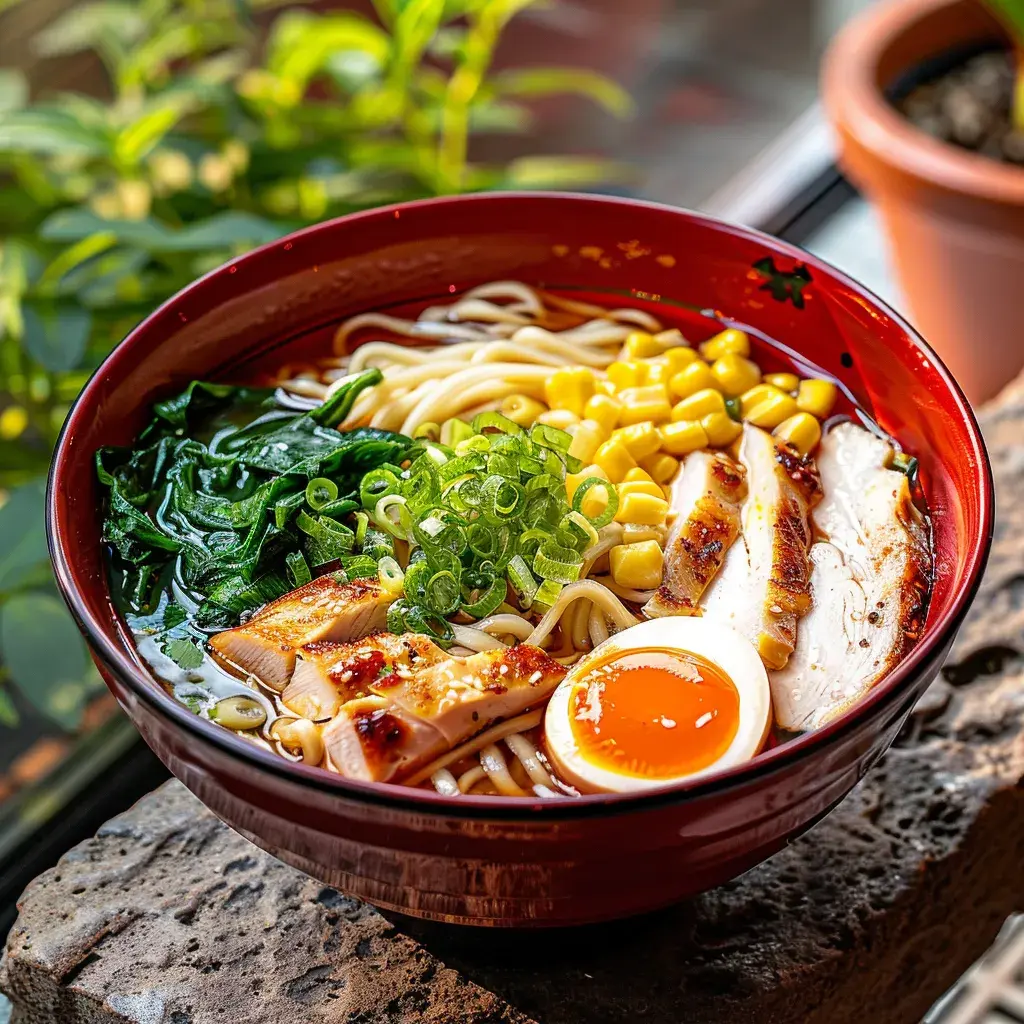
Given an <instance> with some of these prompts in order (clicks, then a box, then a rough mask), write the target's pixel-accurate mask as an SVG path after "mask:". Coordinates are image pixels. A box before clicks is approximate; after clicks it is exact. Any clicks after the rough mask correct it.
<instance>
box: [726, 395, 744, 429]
mask: <svg viewBox="0 0 1024 1024" xmlns="http://www.w3.org/2000/svg"><path fill="white" fill-rule="evenodd" d="M725 411H726V412H727V413H728V414H729V418H730V419H734V420H735V421H736V422H737V423H742V422H743V403H742V402H741V401H740V400H739V399H738V398H727V399H726V400H725Z"/></svg>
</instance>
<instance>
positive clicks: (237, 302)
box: [48, 194, 993, 926]
mask: <svg viewBox="0 0 1024 1024" xmlns="http://www.w3.org/2000/svg"><path fill="white" fill-rule="evenodd" d="M498 278H517V279H520V280H524V281H527V282H530V283H533V284H544V285H546V286H549V287H553V288H556V289H558V288H566V289H570V288H575V289H581V290H582V291H583V292H585V293H586V294H588V295H590V296H602V295H603V296H605V297H612V298H613V299H614V301H617V302H620V303H629V302H642V303H644V304H645V305H647V306H648V308H650V307H651V305H652V304H654V305H658V306H660V312H661V314H662V316H663V318H664V320H665V321H666V322H669V323H671V322H676V323H679V322H681V321H680V319H679V318H680V317H682V316H684V314H685V316H688V317H690V318H691V319H692V318H693V317H695V316H697V315H698V311H700V310H715V311H719V312H720V313H721V314H722V315H723V316H726V317H731V318H735V319H736V320H739V321H743V322H745V323H747V324H750V325H752V326H753V327H754V328H756V329H757V330H759V331H761V332H763V333H764V334H765V335H767V336H769V337H772V338H775V339H778V340H780V341H782V342H783V343H785V345H787V346H789V347H791V348H792V349H793V350H795V352H796V353H798V354H799V355H802V356H803V357H805V358H807V359H809V360H811V361H812V362H813V363H816V364H817V365H819V366H820V367H822V368H823V369H825V370H826V371H828V372H829V373H831V374H833V375H834V376H835V377H836V378H838V379H839V380H840V381H842V382H843V383H844V384H845V385H846V387H847V388H848V389H849V391H850V392H851V394H852V396H853V397H854V398H855V399H856V400H857V401H858V402H860V403H861V404H862V405H863V406H864V407H865V408H866V409H868V410H869V411H871V412H872V413H873V415H874V416H875V417H876V419H877V420H878V422H879V423H880V424H881V425H882V426H883V427H884V428H885V429H886V430H888V431H889V432H890V433H891V434H893V435H894V436H895V437H897V438H898V439H899V440H900V441H901V442H903V444H904V446H905V447H906V448H907V450H909V451H910V452H912V453H914V454H916V455H917V457H918V458H919V459H920V467H921V468H920V472H921V480H922V484H923V487H924V490H925V493H926V495H927V499H928V503H929V507H930V510H931V514H932V523H933V526H934V532H935V554H936V579H935V586H934V592H933V595H932V601H931V605H930V609H929V613H928V621H927V626H926V629H925V632H924V636H923V638H922V640H921V641H920V642H919V643H918V645H917V646H916V647H915V648H914V649H913V651H912V653H911V655H910V656H909V657H908V658H907V659H906V660H905V661H904V662H903V663H902V664H900V665H899V667H898V668H897V669H896V670H895V671H894V672H893V673H892V674H891V675H890V676H889V677H888V678H887V679H885V680H884V682H882V683H881V684H880V685H879V686H877V687H876V688H875V689H874V690H873V691H872V692H871V694H870V695H869V696H868V697H867V698H866V699H865V700H864V701H863V702H862V703H861V704H859V705H858V706H857V707H856V708H854V709H853V710H851V711H850V712H849V713H847V714H846V715H844V716H843V717H842V718H841V719H839V720H837V721H835V722H833V723H832V724H830V725H828V726H827V727H825V728H823V729H821V730H819V731H818V732H814V733H810V734H807V735H804V736H801V737H799V738H797V739H794V740H793V741H791V742H789V743H786V744H783V745H781V746H777V747H775V748H773V749H771V750H769V751H766V752H765V753H763V754H762V755H760V756H759V757H758V758H756V759H755V760H754V761H752V762H750V763H749V764H746V765H743V766H742V767H739V768H737V769H735V770H732V771H728V772H723V773H722V774H721V775H719V776H716V777H712V778H709V779H708V780H707V781H702V782H700V783H699V784H694V785H689V786H679V787H676V788H672V789H668V790H664V791H660V792H655V793H651V794H648V795H642V796H587V797H582V798H580V799H576V800H559V801H539V800H537V801H534V800H509V799H505V798H500V797H462V798H457V799H451V798H447V797H442V796H440V795H437V794H435V793H430V792H423V791H419V790H416V791H412V790H408V789H404V790H403V789H401V788H398V787H391V786H375V785H369V784H365V783H359V782H352V781H348V780H346V779H343V778H341V777H339V776H337V775H333V774H329V773H328V772H326V771H322V770H320V769H315V768H308V767H305V766H302V765H295V764H292V763H290V762H287V761H285V760H282V759H279V758H277V757H276V756H274V755H272V754H270V753H268V752H264V751H262V750H260V749H257V748H256V747H254V746H253V745H251V744H248V743H246V742H245V741H244V740H241V739H239V738H238V737H236V736H235V735H234V734H233V733H231V732H229V731H228V730H226V729H223V728H220V727H218V726H216V725H213V724H212V723H210V722H207V721H205V720H202V719H200V718H198V717H197V716H195V715H194V714H192V713H191V712H190V711H188V710H187V709H186V708H185V707H183V706H181V705H180V704H178V703H176V702H175V701H174V700H173V699H172V698H171V697H169V696H168V695H167V694H166V693H165V692H164V691H163V690H162V689H161V688H160V686H159V685H158V684H157V683H156V682H155V681H154V680H153V679H152V677H151V676H150V675H149V673H148V671H147V669H146V668H145V666H144V664H143V663H142V661H141V660H140V659H139V657H138V656H137V655H136V654H135V652H134V650H133V648H132V646H131V643H130V641H129V638H128V635H127V633H126V632H125V629H124V627H123V625H122V624H121V623H120V621H119V618H118V615H117V614H116V612H115V610H114V607H113V604H112V602H111V597H110V592H109V588H108V584H107V578H106V572H105V567H104V555H103V551H102V548H101V543H100V519H101V498H100V493H99V488H98V486H97V482H96V480H95V474H94V469H93V453H94V452H95V451H96V449H97V448H99V447H100V446H102V445H110V444H128V443H130V442H131V441H132V440H133V438H134V437H135V436H136V434H137V432H138V431H139V430H140V429H141V428H142V427H143V425H144V424H145V423H146V422H148V418H149V415H150V414H149V408H150V405H151V403H152V402H153V401H154V400H155V399H157V398H158V397H162V396H165V395H167V394H168V393H169V392H173V391H175V390H176V389H179V388H181V387H182V386H183V385H184V384H185V383H186V382H188V381H189V380H191V379H193V378H196V377H202V378H211V377H216V378H221V379H228V380H231V379H244V378H246V377H251V376H252V375H253V373H254V372H256V371H257V370H258V368H259V367H260V366H263V367H266V366H270V365H274V364H275V363H277V362H280V361H283V360H285V359H291V358H292V352H293V351H295V350H303V351H316V350H317V349H319V351H321V352H326V351H327V350H328V349H329V338H330V335H331V325H333V324H335V323H337V321H338V320H339V319H340V318H342V317H345V316H349V315H352V314H354V313H358V312H362V311H365V310H368V309H372V308H380V307H385V306H394V305H396V304H401V303H407V302H413V301H424V302H426V301H427V300H430V299H434V298H436V297H437V296H441V295H447V294H450V293H451V292H459V291H462V290H463V289H465V288H468V287H472V286H473V285H476V284H479V283H481V282H483V281H486V280H490V279H498ZM680 304H681V305H680ZM707 333H708V334H710V333H711V329H710V325H709V328H708V331H707ZM286 344H289V345H290V347H289V349H288V350H287V353H286V352H285V351H284V350H283V348H282V346H284V345H286ZM992 514H993V499H992V485H991V479H990V474H989V469H988V465H987V461H986V455H985V449H984V446H983V443H982V438H981V435H980V433H979V430H978V426H977V423H976V422H975V419H974V416H973V415H972V413H971V410H970V407H969V406H968V404H967V402H966V400H965V399H964V397H963V395H962V394H961V392H960V389H959V388H958V387H957V385H956V384H955V383H954V381H953V380H952V378H951V377H950V376H949V374H948V373H947V371H946V370H945V368H944V367H943V366H942V364H941V363H940V362H939V361H938V360H937V359H936V358H935V356H934V354H933V353H932V352H931V350H930V349H929V348H928V347H927V346H926V345H925V344H924V342H923V341H922V340H921V339H920V338H919V337H918V336H917V335H916V334H915V333H914V332H913V331H912V330H911V329H910V327H908V326H907V324H906V323H904V322H903V321H902V320H901V319H900V318H899V317H897V316H896V315H895V314H894V313H893V312H892V311H891V310H889V309H888V308H886V307H885V306H884V305H883V304H882V303H880V302H879V301H878V300H877V299H876V298H875V297H874V296H872V295H870V294H869V293H868V292H866V291H865V290H864V289H863V288H861V287H859V286H858V285H856V284H855V283H854V282H852V281H850V280H849V279H848V278H846V277H844V276H843V275H842V274H840V273H838V272H837V271H835V270H833V269H832V268H831V267H829V266H827V265H826V264H824V263H822V262H820V261H819V260H816V259H814V258H813V257H811V256H808V255H807V254H806V253H804V252H802V251H800V250H798V249H795V248H793V247H792V246H789V245H786V244H784V243H782V242H779V241H777V240H775V239H773V238H770V237H768V236H766V235H762V234H758V233H757V232H754V231H749V230H747V229H745V228H739V227H733V226H730V225H728V224H723V223H721V222H718V221H715V220H712V219H710V218H707V217H701V216H698V215H696V214H693V213H686V212H683V211H681V210H677V209H671V208H668V207H664V206H656V205H652V204H648V203H639V202H630V201H625V200H618V199H605V198H596V197H591V196H567V195H544V194H522V195H520V194H500V195H477V196H464V197H460V198H457V199H439V200H430V201H427V202H421V203H412V204H409V205H405V206H398V207H389V208H386V209H381V210H373V211H370V212H368V213H360V214H355V215H353V216H350V217H345V218H342V219H341V220H336V221H332V222H330V223H327V224H320V225H317V226H316V227H312V228H308V229H306V230H305V231H301V232H299V233H298V234H295V235H292V236H291V237H289V238H287V239H284V240H282V241H279V242H275V243H273V244H272V245H268V246H265V247H263V248H262V249H258V250H256V251H255V252H252V253H250V254H249V255H247V256H243V257H241V258H240V259H238V260H235V261H234V262H232V263H231V264H229V265H227V266H224V267H221V268H220V269H219V270H216V271H214V272H213V273H211V274H209V275H207V276H206V277H204V278H203V279H202V280H200V281H197V282H196V283H195V284H193V285H191V286H190V287H188V288H186V289H185V290H184V291H183V292H181V293H180V294H179V295H177V296H175V297H174V298H173V299H171V300H170V301H169V302H168V303H166V304H165V305H164V306H162V307H161V308H160V309H159V310H157V311H156V312H155V313H154V314H153V315H152V316H151V317H149V318H148V319H147V320H146V321H145V322H144V323H142V324H141V326H139V327H138V328H137V329H136V330H135V331H133V332H132V334H130V335H129V336H128V338H127V339H126V340H125V341H124V342H123V343H122V344H121V345H120V346H119V347H118V348H117V349H116V350H115V351H114V352H113V354H112V355H111V356H110V357H109V358H108V359H107V360H106V362H104V364H103V365H102V366H101V367H100V369H99V371H98V372H97V373H96V375H95V376H94V377H93V378H92V380H91V381H90V382H89V384H88V386H87V387H86V389H85V391H84V392H83V393H82V395H81V397H80V398H79V399H78V402H77V403H76V405H75V407H74V409H73V410H72V411H71V415H70V416H69V418H68V422H67V426H66V427H65V428H64V433H63V435H62V437H61V440H60V444H59V446H58V449H57V454H56V458H55V460H54V464H53V471H52V474H51V479H50V490H49V497H48V531H49V541H50V547H51V551H52V555H53V562H54V566H55V569H56V573H57V579H58V582H59V584H60V587H61V589H62V591H63V592H64V595H65V597H66V599H67V601H68V604H69V605H70V607H71V609H72V611H73V612H74V614H75V616H76V617H77V619H78V622H79V624H80V626H81V628H82V631H83V632H84V633H85V636H86V638H87V639H88V641H89V644H90V646H91V647H92V651H93V656H94V658H95V659H96V662H97V664H98V665H99V667H100V671H101V672H102V673H103V677H104V678H105V679H106V681H107V684H108V685H109V687H110V689H111V690H112V691H113V693H114V694H115V696H116V697H117V699H118V700H119V701H120V703H121V706H122V707H123V708H124V709H125V711H126V712H127V713H128V714H129V716H130V717H131V718H132V720H133V721H134V722H135V724H136V726H137V727H138V729H139V731H140V732H141V733H142V735H143V736H144V737H145V738H146V741H147V742H148V743H149V744H150V746H151V747H152V748H153V749H154V750H155V751H156V753H157V754H158V755H159V757H160V758H161V759H162V760H163V761H164V763H165V764H166V765H167V766H168V767H169V768H170V770H171V771H172V772H173V773H174V774H175V775H176V776H177V777H178V778H179V779H181V780H182V781H183V782H184V783H185V785H186V786H188V787H189V789H191V790H192V791H193V792H194V793H195V794H196V795H197V796H198V797H199V798H200V799H201V800H202V801H203V802H204V803H205V804H207V805H208V806H209V807H210V808H211V809H212V810H213V811H214V812H215V813H216V814H218V815H219V816H220V817H221V818H223V819H224V820H225V821H226V822H227V823H228V824H229V825H231V826H232V827H233V828H235V829H237V830H238V831H239V832H241V833H242V834H243V835H245V836H246V837H248V838H249V839H251V840H252V841H253V842H254V843H256V844H258V845H259V846H262V847H263V848H264V849H266V850H268V851H270V852H271V853H273V854H274V855H275V856H277V857H280V858H281V859H282V860H284V861H287V862H288V863H290V864H293V865H295V866H296V867H299V868H301V869H302V870H304V871H306V872H308V873H309V874H311V875H314V876H315V877H317V878H319V879H322V880H323V881H324V882H327V883H329V884H331V885H335V886H338V887H339V888H341V889H343V890H345V891H346V892H348V893H351V894H354V895H357V896H360V897H363V898H364V899H367V900H369V901H370V902H372V903H376V904H378V905H380V906H382V907H386V908H390V909H392V910H396V911H401V912H403V913H407V914H414V915H417V916H421V917H428V918H433V919H437V920H444V921H451V922H462V923H474V924H488V925H506V926H510V925H512V926H529V925H566V924H578V923H583V922H589V921H598V920H602V919H609V918H615V917H622V916H626V915H629V914H636V913H639V912H641V911H647V910H651V909H653V908H656V907H659V906H662V905H665V904H668V903H671V902H673V901H677V900H679V899H681V898H683V897H686V896H689V895H692V894H694V893H697V892H699V891H701V890H703V889H707V888H709V887H711V886H714V885H717V884H720V883H722V882H724V881H726V880H728V879H730V878H733V877H734V876H735V875H737V874H739V873H740V872H741V871H743V870H745V869H747V868H749V867H751V866H752V865H754V864H756V863H757V862H759V861H760V860H763V859H764V858H765V857H767V856H769V855H770V854H771V853H773V852H774V851H776V850H778V849H779V848H780V847H782V846H783V844H784V843H785V842H786V841H787V840H788V839H789V838H791V837H793V836H795V835H796V834H798V833H800V832H801V831H803V830H804V829H806V828H808V827H809V826H810V825H812V824H813V823H814V822H816V821H817V820H818V819H819V818H821V817H822V815H824V814H825V813H827V812H828V811H829V810H830V809H831V808H832V807H834V806H835V804H836V803H837V802H838V801H839V800H841V799H842V798H843V797H844V796H845V795H846V794H847V793H848V792H849V791H850V790H851V789H852V788H853V786H854V785H855V784H856V782H857V780H858V779H860V778H861V776H863V775H864V773H865V772H866V771H867V770H868V768H869V767H870V766H871V765H872V764H873V763H874V762H875V761H876V760H877V759H878V758H879V757H880V756H881V755H882V753H883V752H884V751H885V750H886V748H887V747H888V746H889V744H890V743H891V742H892V740H893V738H894V737H895V735H896V733H897V731H898V730H899V728H900V725H901V724H902V722H903V721H904V719H905V718H906V717H907V715H908V713H909V712H910V709H911V708H912V707H913V705H914V702H915V701H916V700H917V699H918V698H919V697H920V696H921V694H922V693H923V692H924V690H925V688H926V687H927V686H928V684H929V683H930V682H931V680H932V679H933V678H934V676H935V675H936V673H937V672H938V670H939V667H940V665H941V663H942V660H943V657H944V655H945V654H946V652H947V650H948V649H949V646H950V644H951V643H952V641H953V638H954V635H955V634H956V631H957V628H958V626H959V625H960V622H961V621H962V619H963V617H964V614H965V612H966V611H967V607H968V605H969V604H970V601H971V598H972V597H973V595H974V593H975V590H976V588H977V585H978V581H979V578H980V576H981V572H982V569H983V568H984V564H985V559H986V555H987V552H988V548H989V542H990V535H991V530H992Z"/></svg>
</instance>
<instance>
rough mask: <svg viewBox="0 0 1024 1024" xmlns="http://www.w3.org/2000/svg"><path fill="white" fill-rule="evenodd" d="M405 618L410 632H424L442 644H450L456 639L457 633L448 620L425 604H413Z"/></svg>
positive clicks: (406, 626)
mask: <svg viewBox="0 0 1024 1024" xmlns="http://www.w3.org/2000/svg"><path fill="white" fill-rule="evenodd" d="M403 618H404V620H405V628H406V629H407V630H408V631H409V632H410V633H422V634H423V635H424V636H428V637H430V638H431V639H432V640H434V641H435V642H436V643H440V644H449V643H451V642H452V640H454V639H455V633H454V631H453V630H452V627H451V626H450V625H449V624H448V622H447V620H446V619H443V618H441V617H440V616H439V615H437V614H436V613H435V612H432V611H431V610H430V609H429V608H424V607H423V605H419V604H414V605H412V606H411V607H410V608H409V610H408V611H407V612H406V613H405V615H404V616H403Z"/></svg>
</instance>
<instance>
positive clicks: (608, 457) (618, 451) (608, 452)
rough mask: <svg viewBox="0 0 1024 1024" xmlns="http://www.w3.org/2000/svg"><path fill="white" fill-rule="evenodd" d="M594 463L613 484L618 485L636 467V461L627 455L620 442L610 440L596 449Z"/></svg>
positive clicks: (627, 452)
mask: <svg viewBox="0 0 1024 1024" xmlns="http://www.w3.org/2000/svg"><path fill="white" fill-rule="evenodd" d="M594 463H595V465H598V466H600V467H601V468H602V469H603V470H604V471H605V473H606V474H607V475H608V479H609V480H611V482H612V483H613V484H618V483H621V482H622V481H623V479H624V478H625V476H626V474H627V473H628V472H629V471H630V470H631V469H632V468H633V467H634V466H635V465H636V459H634V458H633V456H632V455H630V454H629V451H628V449H627V448H626V446H625V445H624V444H623V443H622V442H621V441H619V440H618V439H617V438H612V439H611V440H609V441H605V443H604V444H603V445H601V447H600V448H598V449H597V452H596V453H595V454H594Z"/></svg>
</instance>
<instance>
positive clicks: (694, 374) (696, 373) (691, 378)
mask: <svg viewBox="0 0 1024 1024" xmlns="http://www.w3.org/2000/svg"><path fill="white" fill-rule="evenodd" d="M713 387H715V378H714V375H713V374H712V372H711V367H710V366H708V364H707V363H705V362H704V360H703V359H695V360H694V361H693V362H692V363H690V365H689V366H685V367H683V369H681V370H680V371H679V372H678V373H677V374H675V375H674V376H673V377H672V378H671V379H670V380H669V382H668V389H669V391H671V392H672V394H673V395H676V396H677V397H679V398H687V397H689V396H690V395H692V394H694V393H695V392H697V391H704V390H705V389H706V388H713Z"/></svg>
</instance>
